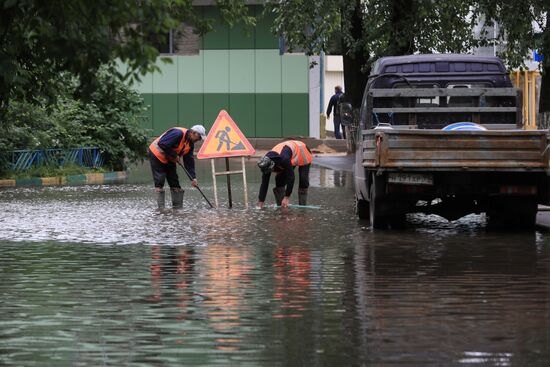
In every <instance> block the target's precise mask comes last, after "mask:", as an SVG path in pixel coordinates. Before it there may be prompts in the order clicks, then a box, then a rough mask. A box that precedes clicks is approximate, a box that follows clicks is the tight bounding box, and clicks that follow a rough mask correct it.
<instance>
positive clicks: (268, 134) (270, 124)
mask: <svg viewBox="0 0 550 367" xmlns="http://www.w3.org/2000/svg"><path fill="white" fill-rule="evenodd" d="M281 134H282V126H281V94H267V93H266V94H256V136H257V137H259V138H273V137H280V136H281Z"/></svg>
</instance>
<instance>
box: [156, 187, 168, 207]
mask: <svg viewBox="0 0 550 367" xmlns="http://www.w3.org/2000/svg"><path fill="white" fill-rule="evenodd" d="M156 194H157V205H158V208H159V209H164V205H165V204H164V198H165V196H166V192H165V191H164V190H162V191H157V192H156Z"/></svg>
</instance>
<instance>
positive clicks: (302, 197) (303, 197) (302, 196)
mask: <svg viewBox="0 0 550 367" xmlns="http://www.w3.org/2000/svg"><path fill="white" fill-rule="evenodd" d="M298 204H300V205H307V189H298Z"/></svg>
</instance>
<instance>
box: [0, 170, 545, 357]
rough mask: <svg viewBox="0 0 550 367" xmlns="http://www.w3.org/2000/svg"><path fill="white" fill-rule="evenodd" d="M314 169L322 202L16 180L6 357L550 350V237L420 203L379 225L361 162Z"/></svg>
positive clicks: (5, 220)
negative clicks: (171, 206)
mask: <svg viewBox="0 0 550 367" xmlns="http://www.w3.org/2000/svg"><path fill="white" fill-rule="evenodd" d="M312 176H313V177H314V179H313V180H312V181H313V184H312V186H313V189H312V190H311V191H312V193H311V200H312V203H315V204H319V205H321V209H319V210H279V209H277V210H275V209H266V210H262V211H256V210H248V211H246V210H227V209H220V210H216V211H212V210H208V209H205V208H204V204H203V203H202V198H201V197H200V194H198V193H194V192H193V191H192V190H188V192H186V198H187V199H188V201H187V203H186V207H185V208H184V209H183V210H182V211H180V212H176V213H174V212H172V211H169V212H166V213H158V212H156V211H155V210H154V209H153V208H152V204H154V203H153V201H152V198H151V197H150V187H149V186H148V185H139V184H136V183H133V184H129V185H123V186H116V187H103V186H92V187H81V188H48V189H25V190H8V191H3V192H1V194H0V203H1V205H2V206H3V208H5V210H4V211H3V212H2V213H0V224H1V226H0V250H1V251H0V279H2V280H1V281H0V295H1V296H2V297H1V300H0V364H2V365H10V366H11V365H13V366H33V365H35V366H42V365H55V366H58V365H91V366H96V365H117V366H118V365H154V366H171V365H208V366H212V365H222V366H226V365H239V366H258V365H307V366H310V365H329V366H332V365H338V366H339V365H345V366H347V365H350V366H361V365H376V366H393V365H395V366H403V365H405V366H449V365H519V366H546V365H549V364H550V334H549V333H548V330H550V317H548V315H549V312H548V310H549V309H550V237H549V234H547V233H541V232H531V233H529V232H527V233H498V232H487V231H486V230H485V225H484V218H483V217H482V216H468V217H466V218H464V219H462V220H460V221H457V222H453V223H448V222H445V221H443V220H441V219H438V218H436V217H432V216H421V215H414V216H411V217H410V218H409V223H410V225H409V226H408V228H407V229H405V230H402V231H376V232H374V231H372V230H370V229H369V228H368V227H366V226H363V224H362V223H361V222H360V221H357V219H356V218H355V215H354V214H353V212H352V209H351V208H352V198H353V194H352V191H351V188H350V187H349V184H350V182H351V181H350V180H349V176H348V175H347V174H342V173H338V174H336V173H335V172H334V171H331V170H325V169H318V168H315V169H312ZM257 184H258V183H257V182H255V185H256V186H254V185H252V189H251V191H253V190H254V188H256V189H257ZM210 189H211V188H209V187H208V185H207V184H206V185H205V190H206V191H207V192H208V190H210Z"/></svg>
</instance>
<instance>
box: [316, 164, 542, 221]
mask: <svg viewBox="0 0 550 367" xmlns="http://www.w3.org/2000/svg"><path fill="white" fill-rule="evenodd" d="M354 161H355V155H339V156H330V155H325V156H323V155H319V156H315V159H314V161H313V164H315V165H318V166H321V167H325V168H329V169H333V170H341V171H346V172H353V163H354ZM537 227H538V228H539V229H544V230H550V206H545V205H539V211H538V213H537Z"/></svg>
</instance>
